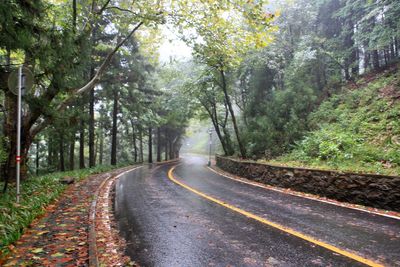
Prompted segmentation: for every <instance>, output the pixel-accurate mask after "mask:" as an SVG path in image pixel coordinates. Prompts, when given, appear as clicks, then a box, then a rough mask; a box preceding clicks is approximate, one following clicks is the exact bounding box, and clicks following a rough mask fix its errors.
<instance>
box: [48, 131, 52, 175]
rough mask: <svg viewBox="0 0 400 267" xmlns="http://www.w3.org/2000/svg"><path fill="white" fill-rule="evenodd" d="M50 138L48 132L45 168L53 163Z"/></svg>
mask: <svg viewBox="0 0 400 267" xmlns="http://www.w3.org/2000/svg"><path fill="white" fill-rule="evenodd" d="M52 145H53V143H52V138H51V136H50V134H49V136H48V139H47V168H50V167H51V166H52V165H53V157H52V156H53V155H52V154H51V151H52Z"/></svg>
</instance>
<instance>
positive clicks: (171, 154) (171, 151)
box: [168, 139, 174, 160]
mask: <svg viewBox="0 0 400 267" xmlns="http://www.w3.org/2000/svg"><path fill="white" fill-rule="evenodd" d="M168 144H169V149H168V150H169V159H170V160H172V159H174V147H173V142H172V140H171V139H169V140H168Z"/></svg>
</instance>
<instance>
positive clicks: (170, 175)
mask: <svg viewBox="0 0 400 267" xmlns="http://www.w3.org/2000/svg"><path fill="white" fill-rule="evenodd" d="M175 167H176V166H174V167H172V168H171V169H169V171H168V178H169V179H170V180H171V181H173V182H174V183H176V184H178V185H180V186H182V187H184V188H186V189H187V190H189V191H191V192H193V193H195V194H196V195H199V196H201V197H203V198H205V199H207V200H209V201H212V202H214V203H217V204H219V205H221V206H223V207H225V208H227V209H230V210H233V211H235V212H237V213H240V214H242V215H244V216H246V217H249V218H252V219H254V220H256V221H258V222H261V223H263V224H266V225H268V226H271V227H273V228H276V229H278V230H281V231H283V232H285V233H288V234H291V235H293V236H296V237H298V238H301V239H303V240H306V241H308V242H311V243H313V244H315V245H318V246H320V247H323V248H326V249H328V250H330V251H333V252H335V253H337V254H341V255H343V256H346V257H348V258H350V259H353V260H355V261H358V262H361V263H363V264H366V265H369V266H373V267H378V266H383V265H382V264H379V263H377V262H374V261H372V260H369V259H366V258H363V257H361V256H359V255H356V254H354V253H351V252H348V251H345V250H343V249H340V248H337V247H335V246H332V245H330V244H327V243H324V242H322V241H319V240H316V239H315V238H313V237H311V236H308V235H305V234H302V233H300V232H297V231H295V230H293V229H291V228H288V227H285V226H283V225H280V224H277V223H274V222H271V221H269V220H266V219H264V218H262V217H260V216H257V215H255V214H253V213H250V212H248V211H245V210H242V209H240V208H237V207H235V206H233V205H230V204H228V203H226V202H223V201H221V200H219V199H216V198H214V197H211V196H209V195H206V194H204V193H203V192H200V191H198V190H196V189H194V188H192V187H190V186H188V185H186V184H184V183H182V182H180V181H178V180H177V179H176V178H175V177H174V175H173V172H174V170H175Z"/></svg>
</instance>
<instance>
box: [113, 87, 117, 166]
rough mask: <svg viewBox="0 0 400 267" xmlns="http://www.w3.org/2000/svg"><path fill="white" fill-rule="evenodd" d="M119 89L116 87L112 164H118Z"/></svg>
mask: <svg viewBox="0 0 400 267" xmlns="http://www.w3.org/2000/svg"><path fill="white" fill-rule="evenodd" d="M117 115H118V90H116V89H114V106H113V115H112V130H111V165H117V128H118V125H117V123H118V117H117Z"/></svg>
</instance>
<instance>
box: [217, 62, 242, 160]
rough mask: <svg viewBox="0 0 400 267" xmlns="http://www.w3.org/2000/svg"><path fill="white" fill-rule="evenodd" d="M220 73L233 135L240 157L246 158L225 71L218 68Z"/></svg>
mask: <svg viewBox="0 0 400 267" xmlns="http://www.w3.org/2000/svg"><path fill="white" fill-rule="evenodd" d="M220 73H221V78H222V90H223V91H224V96H225V101H226V104H227V105H228V109H229V113H230V114H231V119H232V124H233V129H234V130H235V135H236V139H237V142H238V145H239V150H240V155H241V156H242V158H246V148H245V147H244V145H243V143H242V140H241V138H240V133H239V128H238V126H237V122H236V117H235V112H234V111H233V107H232V103H231V99H230V97H229V94H228V91H227V85H226V78H225V73H224V71H223V70H220Z"/></svg>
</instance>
